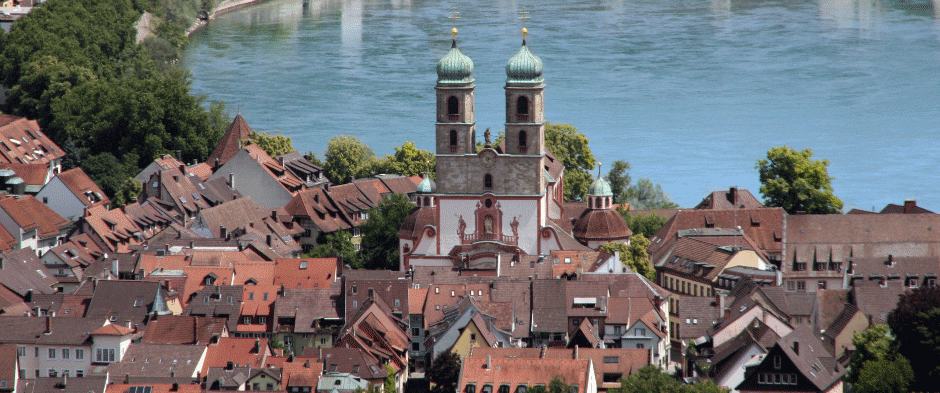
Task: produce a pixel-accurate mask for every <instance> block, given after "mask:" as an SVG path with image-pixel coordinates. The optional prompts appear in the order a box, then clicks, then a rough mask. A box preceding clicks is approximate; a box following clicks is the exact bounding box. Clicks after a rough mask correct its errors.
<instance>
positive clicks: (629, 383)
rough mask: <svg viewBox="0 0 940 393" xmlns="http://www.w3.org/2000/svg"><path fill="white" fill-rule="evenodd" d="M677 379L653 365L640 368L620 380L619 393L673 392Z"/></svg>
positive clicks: (676, 387) (676, 385) (677, 389)
mask: <svg viewBox="0 0 940 393" xmlns="http://www.w3.org/2000/svg"><path fill="white" fill-rule="evenodd" d="M678 391H679V381H677V380H676V379H675V378H673V377H672V376H670V375H669V374H666V373H664V372H663V370H662V369H661V368H659V367H657V366H654V365H648V366H644V367H642V368H640V369H639V370H638V371H637V372H636V373H634V374H633V375H630V376H629V377H626V378H624V379H621V380H620V393H675V392H678Z"/></svg>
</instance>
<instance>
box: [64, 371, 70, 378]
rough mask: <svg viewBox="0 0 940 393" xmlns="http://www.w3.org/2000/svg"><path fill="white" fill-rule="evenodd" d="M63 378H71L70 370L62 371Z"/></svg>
mask: <svg viewBox="0 0 940 393" xmlns="http://www.w3.org/2000/svg"><path fill="white" fill-rule="evenodd" d="M62 376H63V377H69V376H70V375H69V370H62Z"/></svg>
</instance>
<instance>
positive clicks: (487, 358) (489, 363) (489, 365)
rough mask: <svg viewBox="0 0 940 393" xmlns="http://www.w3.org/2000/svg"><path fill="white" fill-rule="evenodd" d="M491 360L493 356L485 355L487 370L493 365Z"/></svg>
mask: <svg viewBox="0 0 940 393" xmlns="http://www.w3.org/2000/svg"><path fill="white" fill-rule="evenodd" d="M492 361H493V357H492V356H490V355H486V369H487V370H489V369H490V367H491V366H492V365H493V364H492Z"/></svg>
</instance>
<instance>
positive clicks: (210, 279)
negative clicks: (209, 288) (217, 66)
mask: <svg viewBox="0 0 940 393" xmlns="http://www.w3.org/2000/svg"><path fill="white" fill-rule="evenodd" d="M202 283H203V285H212V284H213V283H215V277H212V276H206V279H205V280H203V281H202Z"/></svg>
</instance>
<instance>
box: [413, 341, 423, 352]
mask: <svg viewBox="0 0 940 393" xmlns="http://www.w3.org/2000/svg"><path fill="white" fill-rule="evenodd" d="M411 350H412V351H420V350H421V344H419V343H412V344H411Z"/></svg>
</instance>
